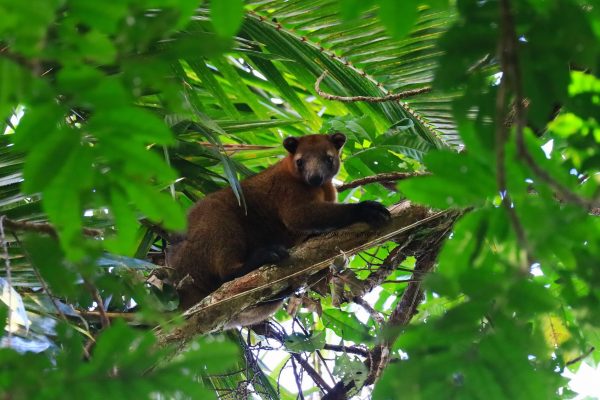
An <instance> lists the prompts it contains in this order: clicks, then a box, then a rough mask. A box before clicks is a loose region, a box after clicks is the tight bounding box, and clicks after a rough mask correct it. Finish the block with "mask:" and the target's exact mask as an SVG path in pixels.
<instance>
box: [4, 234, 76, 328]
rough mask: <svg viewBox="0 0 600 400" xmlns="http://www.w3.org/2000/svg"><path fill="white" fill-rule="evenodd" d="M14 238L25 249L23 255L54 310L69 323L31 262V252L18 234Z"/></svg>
mask: <svg viewBox="0 0 600 400" xmlns="http://www.w3.org/2000/svg"><path fill="white" fill-rule="evenodd" d="M13 237H14V238H15V240H16V241H17V244H18V245H19V247H20V248H21V249H23V254H24V255H25V258H27V261H29V264H30V265H31V268H32V269H33V273H34V274H35V277H36V278H37V280H38V281H39V282H40V284H41V285H42V289H43V290H44V292H46V294H47V295H48V297H49V298H50V302H51V303H52V305H53V306H54V308H55V309H56V312H57V313H58V315H60V318H61V319H62V320H63V321H67V316H66V315H65V314H64V313H63V312H62V310H61V309H60V307H59V306H58V303H57V302H56V296H54V295H53V294H52V292H51V291H50V288H49V287H48V284H47V283H46V281H45V280H44V278H42V275H41V274H40V271H39V270H38V268H37V267H36V266H35V265H34V263H33V262H32V260H31V256H30V255H29V252H28V251H27V250H26V249H25V247H24V246H23V245H22V244H21V240H19V237H18V236H17V234H16V233H14V232H13Z"/></svg>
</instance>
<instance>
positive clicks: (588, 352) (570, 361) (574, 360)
mask: <svg viewBox="0 0 600 400" xmlns="http://www.w3.org/2000/svg"><path fill="white" fill-rule="evenodd" d="M594 350H596V348H595V347H594V346H592V347H590V349H589V350H588V351H586V352H585V353H583V354H582V355H580V356H579V357H575V358H574V359H572V360H569V361H567V362H566V363H565V366H566V367H568V366H569V365H573V364H575V363H577V362H579V361H581V360H583V359H584V358H586V357H587V356H589V355H590V354H592V352H593V351H594Z"/></svg>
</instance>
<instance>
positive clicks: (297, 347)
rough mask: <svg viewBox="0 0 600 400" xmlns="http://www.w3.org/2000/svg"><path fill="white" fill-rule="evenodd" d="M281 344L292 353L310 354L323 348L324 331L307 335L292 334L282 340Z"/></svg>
mask: <svg viewBox="0 0 600 400" xmlns="http://www.w3.org/2000/svg"><path fill="white" fill-rule="evenodd" d="M283 344H284V346H285V348H286V349H287V350H288V351H289V352H292V353H303V352H311V353H312V352H314V351H316V350H321V349H322V348H323V347H325V330H322V331H314V332H312V333H310V334H308V335H305V334H303V333H293V334H291V335H287V336H286V337H285V338H284V339H283Z"/></svg>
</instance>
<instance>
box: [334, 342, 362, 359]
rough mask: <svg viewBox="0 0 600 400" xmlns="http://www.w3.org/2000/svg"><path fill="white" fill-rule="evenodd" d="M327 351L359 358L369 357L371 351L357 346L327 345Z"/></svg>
mask: <svg viewBox="0 0 600 400" xmlns="http://www.w3.org/2000/svg"><path fill="white" fill-rule="evenodd" d="M323 349H325V350H331V351H335V352H338V353H348V354H356V355H357V356H362V357H369V351H368V350H367V349H363V348H360V347H356V346H342V345H339V344H326V345H325V347H323Z"/></svg>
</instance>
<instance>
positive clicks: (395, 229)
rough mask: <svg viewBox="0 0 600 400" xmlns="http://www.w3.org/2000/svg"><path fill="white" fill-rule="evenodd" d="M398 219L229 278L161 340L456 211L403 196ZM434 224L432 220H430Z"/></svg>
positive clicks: (188, 332) (214, 326)
mask: <svg viewBox="0 0 600 400" xmlns="http://www.w3.org/2000/svg"><path fill="white" fill-rule="evenodd" d="M390 212H391V214H392V221H391V222H390V223H389V224H388V225H387V226H385V227H384V228H382V229H373V228H370V227H369V226H368V225H366V224H355V225H352V226H350V227H348V228H345V229H340V230H338V231H334V232H330V233H328V234H324V235H319V236H316V237H313V238H311V239H309V240H308V241H306V242H305V243H303V244H301V245H299V246H297V247H296V248H294V249H292V251H291V253H290V259H289V260H288V261H286V262H284V263H282V264H280V265H279V266H265V267H262V268H260V269H258V270H256V271H253V272H251V273H249V274H248V275H245V276H243V277H240V278H238V279H235V280H233V281H231V282H227V283H225V284H224V285H223V286H221V288H219V289H218V290H217V291H215V292H213V293H212V294H211V295H210V296H208V297H206V298H205V299H203V300H202V301H201V302H200V303H198V304H196V305H195V306H193V307H191V308H190V309H188V310H187V311H185V312H184V314H183V317H184V319H185V323H184V325H183V326H181V327H179V328H177V329H175V330H174V331H172V332H162V331H157V334H158V336H159V341H160V343H161V344H167V343H173V342H175V343H177V342H181V343H184V342H185V341H187V340H188V339H190V338H191V337H193V336H195V335H199V334H204V333H209V332H213V331H217V330H219V329H221V328H222V327H223V326H224V325H225V324H226V323H227V322H228V321H230V320H231V319H232V318H233V317H234V316H235V315H236V314H237V313H239V312H240V311H241V310H244V309H246V308H248V307H250V306H253V305H255V304H257V303H259V302H261V301H266V300H269V299H271V298H273V297H275V296H277V294H278V293H281V292H284V291H289V290H290V288H291V289H293V290H297V289H298V288H301V287H303V286H304V285H305V283H306V282H307V280H308V279H310V277H311V276H312V275H314V274H315V273H317V272H319V271H320V270H323V269H325V268H328V267H329V266H330V265H331V264H332V263H333V262H334V260H335V259H336V258H337V257H338V256H339V253H340V250H341V251H343V252H344V253H345V254H348V255H351V254H356V253H358V252H360V251H364V250H366V249H369V248H371V247H374V246H376V245H378V244H381V243H384V242H386V241H389V240H395V241H400V242H401V241H403V240H405V239H406V238H407V236H408V232H409V231H410V232H414V231H418V230H421V229H423V228H424V227H425V226H427V225H428V223H429V222H431V221H434V220H438V219H440V218H443V217H444V216H447V215H448V213H452V212H440V213H435V214H434V213H432V212H430V211H428V210H427V209H426V208H424V207H421V206H417V205H413V204H411V203H409V202H402V203H399V204H397V205H395V206H393V207H391V209H390ZM429 225H430V224H429Z"/></svg>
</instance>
